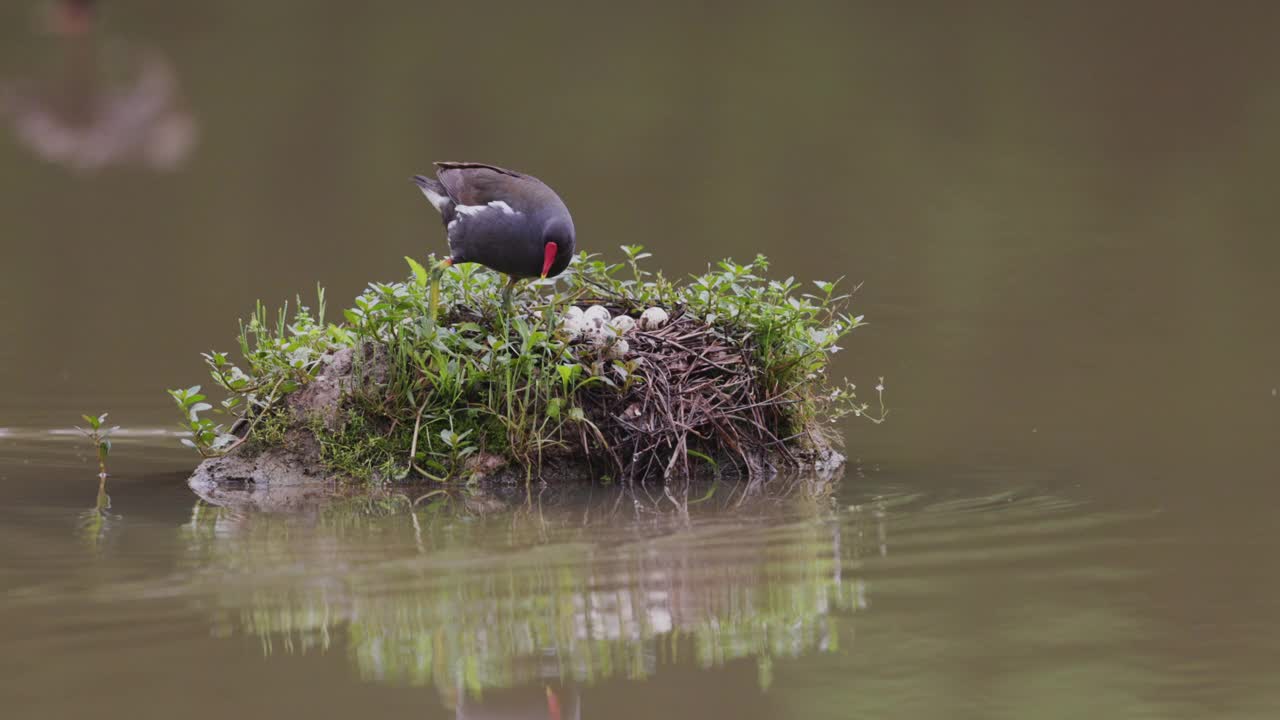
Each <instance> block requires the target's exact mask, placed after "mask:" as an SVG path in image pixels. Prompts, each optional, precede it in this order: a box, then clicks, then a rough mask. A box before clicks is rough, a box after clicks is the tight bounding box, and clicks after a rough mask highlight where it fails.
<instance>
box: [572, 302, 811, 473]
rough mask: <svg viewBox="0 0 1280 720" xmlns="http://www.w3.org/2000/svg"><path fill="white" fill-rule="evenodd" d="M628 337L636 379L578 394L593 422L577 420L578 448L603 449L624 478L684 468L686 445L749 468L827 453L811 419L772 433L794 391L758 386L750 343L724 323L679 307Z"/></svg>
mask: <svg viewBox="0 0 1280 720" xmlns="http://www.w3.org/2000/svg"><path fill="white" fill-rule="evenodd" d="M610 309H612V310H616V311H620V312H621V311H623V310H624V308H621V307H619V306H612V307H611V308H610ZM627 339H628V357H630V358H634V359H635V360H636V363H635V370H634V371H633V372H634V373H635V374H636V375H637V376H639V377H640V379H641V381H640V382H635V383H631V384H630V385H629V387H627V389H626V390H625V391H623V392H618V391H617V390H615V389H614V388H611V387H608V386H604V385H594V386H592V387H590V388H588V389H586V390H585V391H584V392H583V393H582V395H581V396H580V397H581V402H582V404H583V407H584V408H585V410H586V413H587V416H588V417H589V418H591V420H592V424H593V426H594V430H595V431H596V432H595V433H593V432H591V430H592V428H591V427H590V426H585V425H584V427H582V428H581V429H580V440H581V445H582V452H583V454H584V455H586V456H591V455H593V454H600V453H603V454H605V455H607V456H608V457H609V459H610V460H611V461H612V463H613V465H614V466H615V467H616V468H617V469H618V470H619V471H620V472H622V473H623V477H624V478H626V479H635V478H644V477H654V476H657V475H660V476H662V477H671V476H673V475H678V476H688V475H689V474H690V473H691V470H692V468H691V464H690V457H691V455H690V451H691V450H692V451H694V452H695V453H697V454H699V455H705V456H710V457H713V458H716V459H717V462H719V461H721V460H726V459H727V460H731V461H734V464H738V463H740V467H741V468H745V469H746V470H747V472H748V473H749V474H758V473H761V472H768V471H769V469H770V467H771V465H776V464H785V465H789V466H797V465H803V464H811V463H813V462H814V461H815V459H816V456H818V455H822V456H829V455H830V454H831V453H832V452H833V451H832V449H831V447H830V440H829V439H828V438H827V437H826V436H825V435H824V434H823V433H821V432H820V431H818V430H816V429H814V428H802V429H800V431H799V432H797V433H793V434H791V435H789V436H785V437H779V436H778V429H779V428H781V427H784V426H785V423H786V418H785V417H784V414H783V413H782V412H781V411H782V410H783V409H784V408H785V407H786V406H787V405H789V404H791V403H793V402H795V400H794V399H789V398H786V397H780V396H777V395H774V394H771V393H770V392H769V391H768V389H767V388H764V387H762V386H761V385H760V383H759V378H761V377H762V375H763V373H761V372H760V369H759V368H758V367H756V363H755V362H754V360H753V358H752V351H751V350H750V348H748V347H747V346H745V344H743V343H741V342H738V341H735V340H734V339H732V338H730V337H728V336H727V335H726V334H725V333H724V332H723V331H721V330H717V329H716V328H715V327H713V326H711V325H709V324H707V323H705V322H699V321H698V320H696V319H695V318H694V317H693V316H691V315H689V314H686V313H681V312H678V313H676V315H675V317H673V318H672V319H671V320H670V321H669V322H667V323H666V324H665V325H663V326H662V327H660V328H657V329H655V330H650V331H642V330H636V331H633V332H631V333H628V334H627ZM597 433H598V436H597V437H595V438H594V440H595V441H596V442H595V443H594V445H595V447H594V448H593V437H592V435H593V434H597ZM694 457H695V462H696V456H694ZM828 459H829V458H828Z"/></svg>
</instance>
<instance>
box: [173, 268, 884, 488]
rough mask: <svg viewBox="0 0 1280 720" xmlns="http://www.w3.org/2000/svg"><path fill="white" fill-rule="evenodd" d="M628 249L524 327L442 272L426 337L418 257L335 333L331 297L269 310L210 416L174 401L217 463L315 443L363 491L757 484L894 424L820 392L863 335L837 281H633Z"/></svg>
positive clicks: (538, 288)
mask: <svg viewBox="0 0 1280 720" xmlns="http://www.w3.org/2000/svg"><path fill="white" fill-rule="evenodd" d="M623 251H624V253H625V258H626V259H625V262H623V263H616V264H615V263H606V262H604V261H603V260H601V259H599V258H598V257H596V256H592V255H587V254H585V253H583V254H579V255H578V256H576V258H575V260H574V262H573V264H572V266H571V267H570V269H569V270H568V271H567V272H565V273H564V274H562V275H561V276H559V277H556V278H553V279H547V280H542V281H537V282H534V283H531V284H530V285H528V286H525V287H524V288H521V289H520V291H519V293H518V294H519V297H518V298H517V299H516V302H515V310H514V311H513V312H506V311H504V309H503V304H504V302H503V301H504V291H505V289H506V286H505V284H504V283H503V282H502V280H501V278H500V277H499V276H498V275H496V274H495V273H491V272H487V271H484V270H483V269H481V268H478V267H477V266H474V265H464V266H461V267H457V268H454V269H452V270H450V271H449V272H446V273H444V274H443V277H442V278H441V281H440V282H441V291H442V296H443V297H444V298H445V299H446V300H447V303H446V304H445V305H444V306H443V307H442V308H441V311H442V312H441V318H440V322H432V320H431V312H430V309H431V307H432V298H431V286H432V282H431V280H432V277H431V276H432V273H431V271H429V270H427V267H432V266H434V265H435V258H430V259H429V261H428V263H426V264H425V265H424V264H422V263H419V262H417V261H415V260H413V259H408V258H407V260H408V262H409V265H410V268H411V270H412V272H413V275H412V277H411V279H410V280H408V281H406V282H394V283H372V284H370V285H369V287H368V288H367V289H366V290H365V291H364V292H363V293H362V294H361V295H360V296H359V297H357V298H356V299H355V304H354V306H353V307H351V308H349V309H347V310H345V311H344V312H343V320H344V322H342V323H327V322H325V320H324V314H325V301H324V293H323V291H322V290H318V298H317V300H318V302H317V308H316V312H315V313H314V314H313V312H312V310H311V308H309V307H307V306H304V305H302V303H301V300H299V301H298V303H297V305H295V308H294V311H293V312H292V314H291V313H290V312H289V308H288V305H286V306H285V307H284V308H281V309H280V310H279V311H278V312H277V313H276V314H275V315H274V316H271V315H270V314H269V313H268V312H267V310H266V309H265V307H264V306H262V305H261V303H259V305H258V306H257V308H256V310H255V312H254V314H253V315H252V316H251V317H250V319H249V320H248V321H247V322H243V321H242V323H241V328H240V336H239V346H240V355H241V357H242V358H243V359H242V361H240V362H233V361H232V360H231V359H230V358H229V356H228V354H227V353H225V352H216V351H215V352H208V353H205V354H204V356H203V357H204V361H205V364H206V366H207V367H208V369H209V372H210V375H211V377H212V379H213V382H214V384H215V385H217V387H218V388H219V389H221V390H222V391H223V392H224V393H225V394H226V397H225V399H223V400H221V401H220V403H219V406H218V407H216V408H215V407H214V406H213V404H212V403H210V402H208V401H207V397H206V395H205V394H204V393H203V392H202V390H201V386H198V385H197V386H193V387H190V388H187V389H185V390H171V391H170V394H171V396H172V397H173V398H174V400H175V402H176V403H177V405H178V407H179V409H180V410H181V411H182V413H183V417H184V420H183V425H184V427H186V429H188V430H189V431H190V432H191V437H190V438H188V439H185V440H184V442H185V443H186V444H188V445H190V446H192V447H194V448H195V449H196V450H198V451H199V452H200V453H201V454H202V455H204V456H205V457H212V456H216V455H220V454H224V453H227V452H229V451H231V450H233V449H235V448H237V447H239V446H240V445H242V444H245V443H249V444H251V445H252V444H258V445H260V446H280V445H282V444H284V445H287V444H289V443H290V442H294V441H297V440H298V439H297V438H296V437H295V436H294V434H293V433H294V431H296V430H305V431H306V432H308V433H310V434H311V435H312V436H313V437H314V439H315V441H316V442H318V444H319V448H320V450H319V452H320V456H321V457H322V459H323V461H324V463H325V465H326V466H328V467H329V468H330V469H331V470H334V471H335V472H340V473H343V474H348V475H354V476H360V477H379V478H395V479H399V478H406V477H408V476H410V475H414V476H419V477H426V478H432V479H444V478H446V477H465V476H468V475H471V474H474V473H476V472H478V469H479V467H480V466H482V465H486V464H489V465H492V464H493V463H494V462H508V463H513V464H515V465H517V466H519V467H521V468H525V469H526V472H528V473H530V474H536V473H537V472H538V470H539V469H540V468H543V467H544V465H545V464H547V463H555V462H557V461H563V460H566V459H573V460H578V461H585V462H586V463H596V464H600V465H604V466H611V467H600V470H601V471H613V472H616V473H618V476H619V477H620V478H623V479H634V478H642V477H648V476H653V475H662V476H668V477H669V476H671V475H673V474H677V475H687V474H689V472H690V471H691V467H690V461H691V458H692V459H693V460H694V461H695V462H697V461H698V460H699V459H701V458H707V459H711V460H712V461H713V462H719V463H721V464H723V461H726V460H727V461H729V462H730V463H731V464H735V465H737V466H740V467H742V468H744V469H745V470H746V471H747V472H748V473H752V472H755V471H757V470H761V469H763V468H766V467H769V466H771V465H772V464H774V463H777V462H782V463H786V462H790V461H795V460H796V459H797V458H798V457H799V456H800V455H801V454H803V453H812V452H814V451H815V450H820V449H825V448H829V445H830V443H831V441H832V438H830V437H828V435H829V431H827V430H826V429H825V428H824V425H825V424H826V423H828V422H830V421H835V420H837V419H839V418H841V417H844V416H845V415H849V414H852V415H856V416H859V417H863V418H867V419H870V420H872V421H874V422H879V421H881V420H882V419H883V417H884V414H885V410H884V406H883V402H881V403H880V406H879V408H878V409H876V410H875V411H872V409H871V408H870V406H869V405H868V404H867V403H865V402H861V401H859V400H858V398H857V396H856V394H855V388H854V386H853V385H852V384H850V383H848V382H841V383H832V382H831V381H830V380H829V378H828V376H827V371H828V367H829V362H830V358H831V356H832V355H833V354H834V353H836V352H838V351H839V350H840V349H841V346H840V345H839V343H840V342H842V341H843V339H844V338H846V337H847V336H848V335H849V333H850V332H852V331H853V330H854V329H856V328H858V327H859V326H861V325H862V324H863V320H862V317H861V316H853V315H851V314H849V313H848V312H847V305H848V301H849V296H848V295H847V294H843V293H841V292H839V291H838V283H837V282H827V281H821V282H817V283H815V286H816V290H814V291H812V292H807V291H805V288H804V286H802V285H801V283H799V282H798V281H796V280H795V279H793V278H787V279H785V280H770V279H768V278H767V277H765V273H766V271H767V270H768V267H769V265H768V261H767V260H766V259H765V258H764V257H763V256H758V257H756V258H755V259H754V260H753V261H751V262H749V263H745V264H739V263H735V262H733V261H730V260H725V261H722V262H720V263H718V264H717V265H716V266H715V267H714V268H711V269H709V270H708V271H707V272H706V273H703V274H701V275H698V276H694V277H692V278H689V279H687V280H684V281H680V282H676V281H670V280H668V279H666V278H665V277H664V276H663V275H662V274H661V273H651V272H648V271H646V270H643V269H642V268H641V266H640V263H641V261H642V260H644V259H646V258H648V257H649V254H648V253H645V252H644V251H643V248H640V247H638V246H635V247H632V246H628V247H624V248H623ZM882 390H883V386H882V385H881V386H878V388H877V391H878V392H882ZM881 400H882V395H881ZM214 418H220V419H221V420H222V422H218V421H217V420H215V419H214Z"/></svg>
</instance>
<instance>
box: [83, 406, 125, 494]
mask: <svg viewBox="0 0 1280 720" xmlns="http://www.w3.org/2000/svg"><path fill="white" fill-rule="evenodd" d="M80 417H82V418H84V421H85V422H86V423H88V424H89V427H87V428H83V427H79V426H77V427H76V430H79V431H80V434H82V435H84V436H85V437H87V438H89V441H90V442H92V443H93V449H94V452H95V453H97V456H98V477H99V478H103V479H105V478H106V477H107V456H108V455H110V454H111V435H112V433H114V432H115V431H117V430H119V429H120V426H119V425H112V426H111V427H107V425H106V424H107V413H102V414H101V415H97V416H94V415H81V416H80Z"/></svg>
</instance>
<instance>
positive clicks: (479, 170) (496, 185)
mask: <svg viewBox="0 0 1280 720" xmlns="http://www.w3.org/2000/svg"><path fill="white" fill-rule="evenodd" d="M436 167H437V168H438V170H437V171H436V177H438V178H440V182H441V183H442V184H443V185H444V187H445V189H446V190H448V191H449V196H450V197H452V198H453V199H454V200H455V201H456V202H457V203H458V204H460V205H484V204H486V203H489V202H491V201H494V200H508V199H509V198H510V196H511V195H512V193H513V185H514V184H515V183H518V182H519V181H525V180H531V179H532V178H530V177H529V176H528V175H524V174H522V173H518V172H515V171H513V170H506V169H504V168H500V167H497V166H494V165H484V164H482V163H464V162H438V163H436ZM535 182H536V181H535Z"/></svg>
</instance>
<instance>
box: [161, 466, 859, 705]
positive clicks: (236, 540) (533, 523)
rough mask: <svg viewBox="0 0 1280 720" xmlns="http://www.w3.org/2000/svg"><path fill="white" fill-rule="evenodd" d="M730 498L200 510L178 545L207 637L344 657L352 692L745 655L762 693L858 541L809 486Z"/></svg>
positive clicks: (826, 623)
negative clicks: (210, 628)
mask: <svg viewBox="0 0 1280 720" xmlns="http://www.w3.org/2000/svg"><path fill="white" fill-rule="evenodd" d="M742 490H743V489H742V488H735V489H732V490H724V489H722V491H721V492H720V493H719V496H720V497H717V496H716V495H717V494H716V493H712V496H711V497H710V499H709V500H707V501H705V502H703V503H701V504H695V505H691V504H689V503H688V502H685V501H683V500H681V499H677V498H674V497H673V498H668V497H666V496H665V495H663V494H657V495H655V496H654V497H652V498H651V497H649V496H647V495H646V494H645V493H644V492H643V491H637V492H628V491H624V490H613V491H608V492H602V491H600V490H599V489H596V490H595V491H585V490H584V491H572V492H563V491H562V493H561V494H559V495H557V496H555V497H547V496H543V497H541V498H539V497H533V498H526V497H524V492H523V490H521V491H519V492H515V493H514V494H513V495H514V496H513V497H512V498H509V499H508V498H503V497H499V496H494V495H482V494H463V495H457V494H454V495H445V496H434V497H433V498H432V499H433V501H434V502H433V503H432V504H430V505H427V506H426V507H423V506H417V507H415V506H413V504H412V501H411V500H410V499H409V497H408V496H404V495H384V496H381V497H376V498H368V497H363V498H360V499H355V500H341V501H333V502H330V503H328V504H326V505H324V506H322V507H319V508H315V509H312V510H311V511H308V512H306V513H305V514H296V513H295V514H289V515H281V514H269V513H261V512H251V511H244V510H234V509H229V508H226V507H216V506H212V505H209V504H206V503H204V502H201V503H199V504H197V505H196V507H195V508H194V510H193V513H192V518H191V521H190V522H189V523H188V524H187V525H186V527H185V528H184V530H183V532H184V533H185V534H186V540H187V543H188V548H189V559H190V561H191V563H192V568H193V570H194V572H195V575H196V577H197V578H198V582H199V583H202V584H207V585H208V588H207V590H208V592H207V593H198V595H200V596H202V597H208V598H211V602H212V603H213V604H214V607H213V608H211V610H212V611H213V612H214V614H215V616H216V617H217V630H218V632H220V633H221V634H224V635H239V634H244V635H249V636H253V637H256V638H258V639H259V640H260V641H261V643H262V648H263V652H264V653H265V654H267V655H273V654H278V653H282V652H283V653H309V652H333V651H336V650H339V649H343V650H345V652H346V653H348V655H349V657H350V659H351V661H352V662H353V663H354V665H355V666H356V667H357V668H358V672H359V673H360V675H361V676H362V677H364V678H366V679H369V680H374V681H379V682H386V683H392V684H400V685H434V686H436V687H437V688H438V689H439V690H440V691H441V693H442V694H445V695H450V694H452V693H455V692H457V691H458V690H460V689H462V690H466V691H468V692H469V693H471V694H478V693H480V692H481V691H483V690H486V689H493V688H505V687H514V686H519V685H527V684H531V683H563V684H591V683H594V682H597V681H601V680H604V679H609V678H644V677H648V676H650V675H651V674H653V673H654V672H655V671H656V670H657V669H658V668H659V667H660V666H664V665H670V664H692V665H694V666H697V667H713V666H717V665H721V664H723V663H726V662H728V661H731V660H736V659H741V658H750V657H754V658H757V660H758V662H759V668H760V682H761V684H762V685H767V684H768V682H769V677H770V672H771V667H772V662H773V660H774V659H775V658H788V657H795V656H799V655H801V654H805V653H811V652H832V651H836V650H838V649H839V647H840V637H841V633H840V632H839V631H838V630H839V628H838V623H839V622H840V618H841V617H842V615H846V614H848V613H850V612H852V611H855V610H856V609H858V608H859V607H863V606H864V605H865V600H864V597H865V592H866V591H865V587H864V585H863V583H862V582H861V581H859V580H858V579H857V578H856V577H854V576H852V575H850V574H849V573H847V572H846V571H845V568H847V567H848V566H849V565H850V564H851V563H853V562H854V560H855V558H856V556H857V555H858V554H859V553H860V550H859V547H858V542H859V541H857V540H856V539H855V540H851V539H850V538H848V537H846V536H848V535H849V533H850V526H849V524H848V522H847V521H846V522H845V523H844V524H843V525H842V524H841V523H838V522H836V521H835V519H834V512H833V509H832V503H831V501H830V499H829V498H828V497H827V495H826V494H825V491H824V490H823V489H822V488H817V489H816V490H815V488H814V487H813V486H812V485H811V484H809V483H800V484H798V485H797V486H793V487H792V492H789V493H786V494H785V495H784V496H782V497H779V496H776V495H770V496H768V497H765V496H750V495H744V494H743V492H742ZM689 495H690V496H695V497H699V496H702V495H703V493H702V492H701V491H696V492H692V493H690V494H689ZM727 509H732V510H733V512H732V514H729V513H727V512H726V513H721V512H720V511H722V510H727ZM691 518H692V519H695V520H696V522H691ZM856 535H857V536H858V537H861V536H865V537H868V538H876V537H877V533H876V532H875V531H874V530H871V531H869V532H866V533H863V532H857V533H856ZM878 542H879V541H878V540H875V541H874V543H875V544H874V545H873V546H872V548H871V549H872V550H873V551H876V552H878V551H879V550H878V547H879V546H878Z"/></svg>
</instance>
